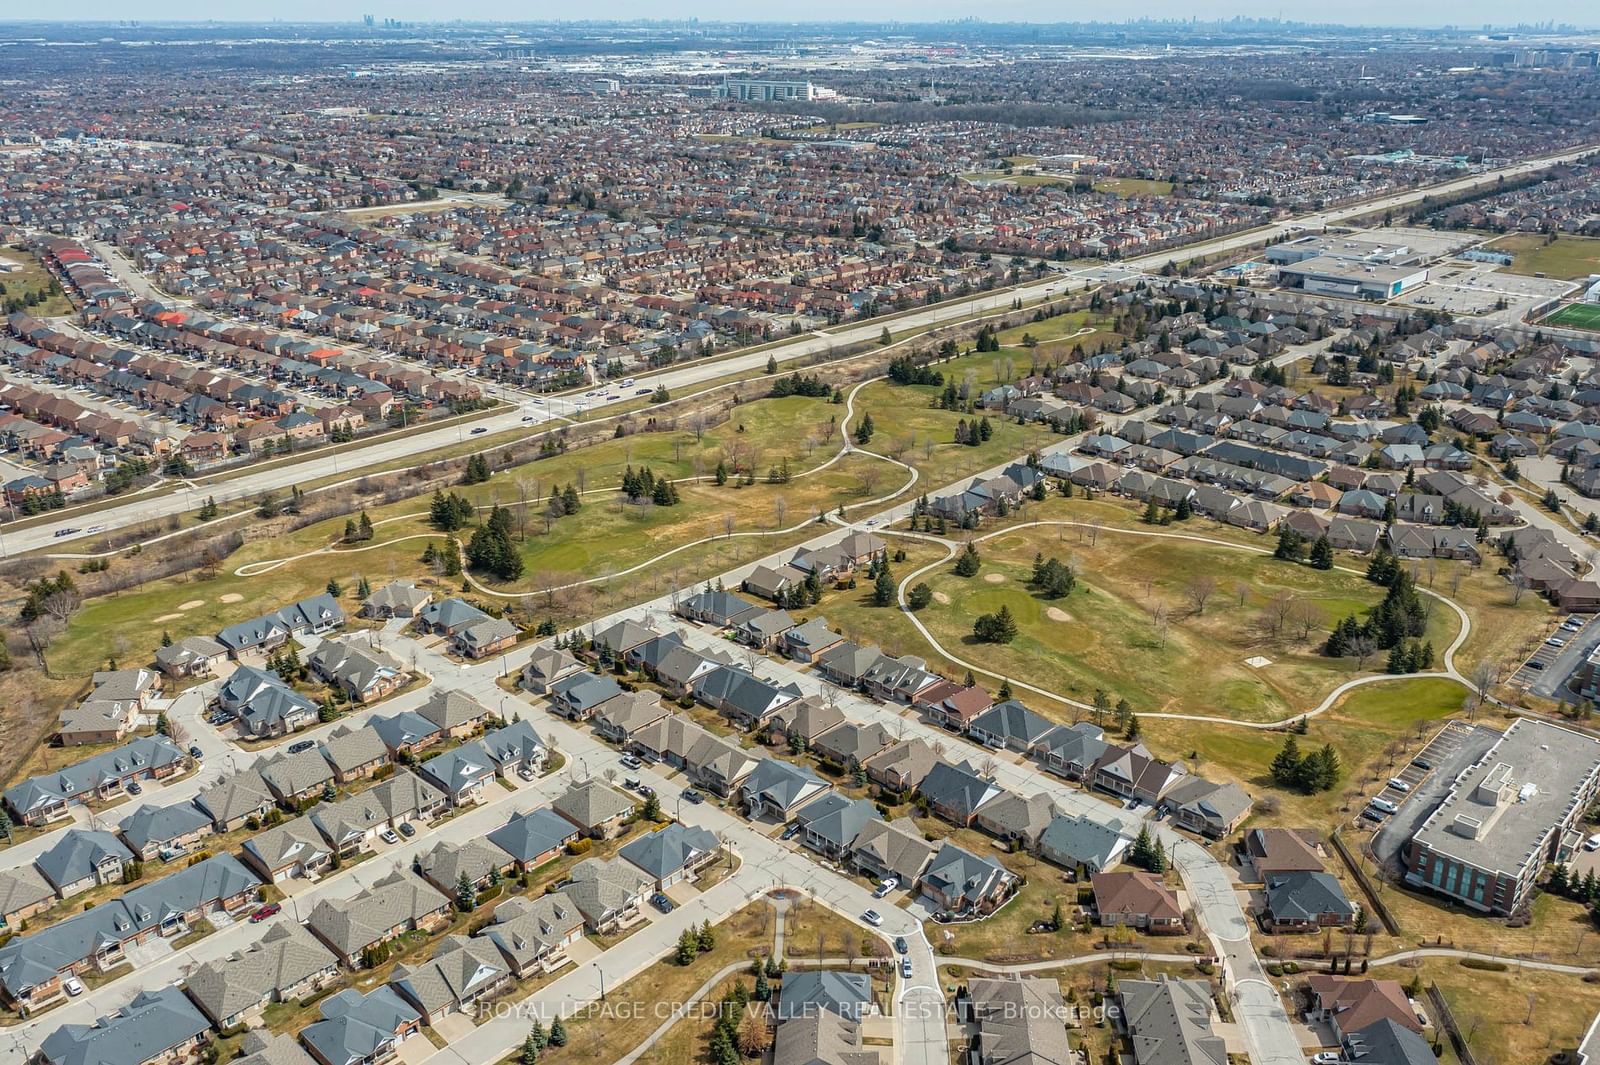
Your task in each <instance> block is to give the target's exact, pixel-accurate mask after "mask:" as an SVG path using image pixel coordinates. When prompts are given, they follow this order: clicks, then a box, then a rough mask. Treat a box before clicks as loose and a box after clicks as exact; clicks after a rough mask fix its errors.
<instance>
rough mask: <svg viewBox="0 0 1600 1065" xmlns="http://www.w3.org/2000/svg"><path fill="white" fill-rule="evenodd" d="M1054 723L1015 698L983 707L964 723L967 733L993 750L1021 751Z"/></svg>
mask: <svg viewBox="0 0 1600 1065" xmlns="http://www.w3.org/2000/svg"><path fill="white" fill-rule="evenodd" d="M1055 727H1056V725H1055V723H1054V722H1052V721H1049V720H1047V719H1045V718H1043V717H1041V716H1039V715H1038V714H1036V713H1034V712H1033V711H1032V710H1029V709H1028V708H1027V707H1026V706H1023V705H1022V704H1021V703H1019V702H1017V700H1015V699H1007V700H1006V701H1005V702H1003V703H997V704H996V705H994V706H992V707H990V708H989V709H988V710H985V711H983V712H982V713H981V714H979V715H978V716H976V717H974V718H973V719H972V720H971V721H969V722H968V723H967V735H968V736H970V737H972V739H973V740H974V741H975V742H977V743H981V744H983V745H984V746H985V747H993V748H994V749H995V750H1002V751H1003V750H1011V751H1018V752H1024V751H1027V750H1029V749H1031V748H1032V747H1033V745H1034V744H1035V743H1037V742H1038V741H1039V739H1040V737H1042V736H1044V735H1045V734H1046V733H1047V732H1050V731H1051V730H1053V729H1054V728H1055Z"/></svg>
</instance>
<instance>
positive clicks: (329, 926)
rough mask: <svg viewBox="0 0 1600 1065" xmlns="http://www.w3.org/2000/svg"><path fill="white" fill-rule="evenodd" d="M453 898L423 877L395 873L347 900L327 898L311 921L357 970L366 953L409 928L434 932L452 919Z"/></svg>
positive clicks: (310, 923)
mask: <svg viewBox="0 0 1600 1065" xmlns="http://www.w3.org/2000/svg"><path fill="white" fill-rule="evenodd" d="M449 912H450V899H449V898H448V897H447V896H445V895H444V894H442V893H441V892H439V891H438V890H437V889H436V888H434V887H433V886H432V885H430V884H428V883H427V882H426V881H424V880H422V879H421V878H419V877H414V876H411V875H409V874H407V873H403V872H395V873H391V874H390V875H389V876H386V877H384V878H383V879H382V880H379V881H378V882H377V883H375V884H373V885H372V886H371V887H370V888H367V889H366V890H364V891H361V892H358V893H357V894H355V895H353V896H351V897H350V898H348V899H331V898H324V899H322V900H321V901H320V902H318V903H317V905H316V907H315V908H314V909H312V911H311V916H310V917H308V918H307V919H306V926H307V927H308V928H310V929H311V931H313V932H315V933H316V935H317V938H319V939H321V940H322V941H323V942H324V943H326V944H327V945H328V946H329V947H330V948H331V949H332V950H333V952H334V953H335V954H337V955H338V956H339V960H340V962H342V963H343V964H344V965H345V966H347V967H349V968H352V969H358V968H361V966H362V965H363V964H364V963H363V961H362V957H361V955H362V952H363V951H365V950H366V949H367V948H369V947H373V946H376V945H378V944H379V943H387V942H388V941H389V940H391V939H393V938H395V937H396V936H398V935H400V934H401V933H404V932H410V931H413V930H417V929H425V930H428V931H432V930H434V929H436V928H438V927H440V926H441V925H443V924H444V923H445V922H446V921H447V920H448V919H449Z"/></svg>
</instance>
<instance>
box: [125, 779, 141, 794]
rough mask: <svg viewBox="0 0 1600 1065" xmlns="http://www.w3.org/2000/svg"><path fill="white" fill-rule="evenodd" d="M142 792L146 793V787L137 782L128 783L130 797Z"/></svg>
mask: <svg viewBox="0 0 1600 1065" xmlns="http://www.w3.org/2000/svg"><path fill="white" fill-rule="evenodd" d="M142 791H144V785H142V784H140V783H139V782H138V781H137V780H130V781H128V794H129V795H137V794H139V793H140V792H142Z"/></svg>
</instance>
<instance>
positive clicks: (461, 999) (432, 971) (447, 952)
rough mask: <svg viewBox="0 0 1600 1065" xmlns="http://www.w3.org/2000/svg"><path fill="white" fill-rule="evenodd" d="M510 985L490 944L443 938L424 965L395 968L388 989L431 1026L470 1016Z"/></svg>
mask: <svg viewBox="0 0 1600 1065" xmlns="http://www.w3.org/2000/svg"><path fill="white" fill-rule="evenodd" d="M510 982H511V969H510V967H509V966H508V965H507V964H506V962H505V960H504V959H503V958H502V957H501V956H500V951H499V950H498V949H497V948H496V947H495V946H494V944H492V943H485V942H483V941H482V940H479V939H468V938H467V937H466V936H446V937H445V939H444V941H443V942H441V943H440V944H439V946H438V949H437V950H435V951H434V952H433V957H431V958H429V959H428V960H427V961H424V962H417V963H415V964H405V965H400V966H397V967H396V968H395V971H394V975H393V976H392V977H390V979H389V986H390V987H392V988H394V989H395V990H396V991H397V992H399V993H400V997H401V998H403V999H405V1000H406V1001H407V1002H409V1003H410V1004H411V1005H413V1006H415V1007H417V1010H418V1012H420V1013H421V1014H422V1020H423V1023H425V1024H429V1025H433V1024H437V1023H438V1022H439V1020H440V1019H441V1018H443V1017H446V1016H448V1015H449V1014H452V1013H461V1014H470V1013H471V1011H472V1009H473V1007H474V1006H475V1005H476V1004H477V1003H479V1002H482V1001H483V1000H485V999H488V998H491V997H493V996H494V995H496V994H498V993H500V992H501V991H503V990H505V989H506V987H507V985H508V984H510Z"/></svg>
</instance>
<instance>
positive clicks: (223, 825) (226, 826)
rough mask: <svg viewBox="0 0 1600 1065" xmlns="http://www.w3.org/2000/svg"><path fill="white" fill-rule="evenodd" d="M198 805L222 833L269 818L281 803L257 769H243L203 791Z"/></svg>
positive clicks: (196, 800) (197, 801) (196, 798)
mask: <svg viewBox="0 0 1600 1065" xmlns="http://www.w3.org/2000/svg"><path fill="white" fill-rule="evenodd" d="M194 801H195V805H196V806H198V807H200V809H201V811H202V812H204V813H205V814H206V816H208V817H210V818H211V823H212V825H213V827H215V828H216V830H217V831H218V832H232V831H233V830H234V829H237V828H243V827H244V825H245V822H246V821H247V820H249V819H250V818H252V817H255V818H261V817H265V816H266V814H267V811H268V810H271V809H272V808H273V807H274V806H275V805H276V804H277V800H276V799H275V798H274V796H273V794H272V789H271V788H269V787H267V782H266V781H265V780H262V779H261V774H260V773H258V772H256V771H255V770H254V769H243V770H240V771H239V772H237V773H235V774H233V775H232V776H228V777H223V778H222V779H220V780H218V781H217V782H216V783H215V784H211V785H209V786H207V787H204V788H201V789H200V794H199V795H197V796H195V800H194Z"/></svg>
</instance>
